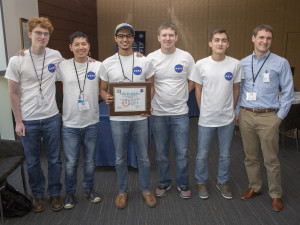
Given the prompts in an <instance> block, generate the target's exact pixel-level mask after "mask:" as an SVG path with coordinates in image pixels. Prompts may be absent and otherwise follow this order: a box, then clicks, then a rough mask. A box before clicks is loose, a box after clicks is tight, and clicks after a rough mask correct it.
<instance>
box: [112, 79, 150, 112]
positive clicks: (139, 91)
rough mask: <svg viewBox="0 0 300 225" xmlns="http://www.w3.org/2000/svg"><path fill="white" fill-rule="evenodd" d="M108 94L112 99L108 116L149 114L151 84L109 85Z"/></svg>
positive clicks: (127, 83) (126, 83)
mask: <svg viewBox="0 0 300 225" xmlns="http://www.w3.org/2000/svg"><path fill="white" fill-rule="evenodd" d="M108 92H109V94H110V95H112V96H113V97H114V102H113V103H112V104H110V105H109V115H110V116H132V115H140V114H148V115H150V114H151V112H150V107H151V82H140V83H135V82H125V83H109V84H108Z"/></svg>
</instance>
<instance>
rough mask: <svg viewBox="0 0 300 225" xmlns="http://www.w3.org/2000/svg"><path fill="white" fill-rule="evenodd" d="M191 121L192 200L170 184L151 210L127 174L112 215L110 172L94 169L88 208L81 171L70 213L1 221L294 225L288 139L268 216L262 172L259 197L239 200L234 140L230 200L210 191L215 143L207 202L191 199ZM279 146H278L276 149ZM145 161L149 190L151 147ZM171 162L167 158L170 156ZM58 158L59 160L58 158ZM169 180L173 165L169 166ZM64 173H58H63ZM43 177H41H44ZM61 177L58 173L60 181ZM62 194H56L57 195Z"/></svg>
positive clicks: (16, 181)
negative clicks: (94, 195) (120, 206)
mask: <svg viewBox="0 0 300 225" xmlns="http://www.w3.org/2000/svg"><path fill="white" fill-rule="evenodd" d="M197 121H198V118H196V117H194V118H191V119H190V144H189V151H190V153H189V159H190V163H189V165H190V166H189V175H190V177H189V180H190V188H191V190H192V198H191V199H189V200H183V199H181V198H180V196H179V192H178V191H177V188H176V184H175V182H174V181H173V183H172V185H173V186H172V188H171V190H170V191H169V192H168V194H167V196H166V197H164V198H160V199H157V201H158V205H157V207H156V208H152V209H151V208H148V207H147V206H146V205H145V202H144V200H143V199H142V196H141V193H140V190H139V184H138V173H137V170H136V169H133V168H130V169H129V171H130V172H129V199H128V200H129V201H128V207H127V208H126V209H124V210H117V209H116V207H115V203H114V198H115V194H116V193H117V178H116V173H115V169H114V168H113V167H97V169H96V172H95V189H96V190H97V191H98V192H99V193H100V194H101V197H102V202H101V203H98V204H93V203H90V202H89V201H87V200H86V199H85V198H84V196H83V193H82V187H81V183H80V182H81V180H82V176H83V174H82V169H81V167H80V168H79V169H78V187H77V194H76V197H77V199H78V201H79V203H78V204H77V205H76V206H75V208H74V209H72V210H62V211H60V212H56V213H55V212H52V211H51V209H50V203H49V202H48V205H47V208H46V210H45V211H44V212H42V213H34V212H31V213H29V214H28V215H26V216H24V217H22V218H13V219H5V224H6V225H10V224H14V225H36V224H38V225H53V224H55V225H58V224H62V225H92V224H109V225H119V224H120V225H177V224H178V225H181V224H184V225H185V224H187V225H201V224H209V225H210V224H213V225H219V224H220V225H225V224H226V225H235V224H236V225H240V224H246V225H248V224H249V225H250V224H251V225H268V224H270V225H271V224H278V225H297V224H300V153H299V152H296V145H295V141H294V140H290V139H287V138H285V140H284V145H283V146H284V147H283V149H281V150H280V161H281V166H282V167H281V168H282V184H283V190H284V196H283V202H284V209H283V211H281V212H279V213H278V212H277V213H276V212H273V211H272V209H271V199H270V197H269V195H268V187H267V183H266V181H267V179H266V172H265V169H264V167H262V169H261V170H262V174H263V181H264V182H263V187H262V194H261V195H260V196H257V197H255V198H253V199H251V200H247V201H243V200H241V199H240V198H239V196H240V194H241V193H242V192H244V191H245V190H246V189H247V187H248V186H247V185H248V181H247V175H246V171H245V167H244V163H243V160H244V152H243V147H242V141H241V138H240V137H238V136H234V138H233V142H232V148H231V155H232V157H231V170H230V173H231V180H230V182H229V184H230V187H231V190H232V192H233V195H234V198H233V199H232V200H226V199H224V198H223V197H222V196H221V195H220V193H219V191H218V190H217V189H216V187H215V185H216V176H217V165H218V150H217V146H218V143H217V139H215V141H214V143H213V146H212V149H211V153H210V157H209V163H208V164H209V181H208V183H207V186H208V191H209V193H210V198H209V199H207V200H201V199H200V198H199V197H198V195H197V186H196V182H195V178H194V169H195V156H196V153H197ZM280 146H281V145H280ZM149 156H150V160H151V187H152V188H153V190H154V189H155V187H156V185H157V180H158V175H157V167H156V163H155V147H154V142H153V141H152V146H151V148H150V150H149ZM171 158H172V159H173V153H172V152H171ZM62 159H64V157H63V154H62ZM42 161H43V162H42V166H43V169H44V171H47V170H46V168H47V163H46V159H45V157H44V156H43V160H42ZM171 171H172V176H173V178H174V171H175V166H174V163H173V162H172V164H171ZM63 173H64V171H63ZM45 174H46V173H45ZM63 180H64V174H62V181H63ZM8 181H9V183H11V184H12V185H13V186H15V187H16V188H18V189H19V190H21V191H23V188H22V183H21V176H20V170H19V169H18V170H17V171H16V172H14V173H13V174H12V175H11V176H10V177H9V179H8ZM64 195H65V193H64V191H62V196H63V197H64Z"/></svg>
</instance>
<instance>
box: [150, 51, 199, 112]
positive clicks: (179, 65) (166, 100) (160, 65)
mask: <svg viewBox="0 0 300 225" xmlns="http://www.w3.org/2000/svg"><path fill="white" fill-rule="evenodd" d="M147 58H150V59H151V62H152V63H153V65H154V68H155V72H154V89H155V94H154V97H153V99H152V102H151V105H152V107H153V111H152V115H156V116H166V115H183V114H187V113H188V111H189V109H188V106H187V100H188V98H189V90H188V79H189V78H190V75H191V73H192V71H193V68H194V66H195V61H194V59H193V57H192V56H191V54H190V53H188V52H186V51H183V50H181V49H179V48H176V51H175V52H174V53H172V54H164V53H162V51H161V49H159V50H156V51H155V52H152V53H150V54H149V55H148V56H147Z"/></svg>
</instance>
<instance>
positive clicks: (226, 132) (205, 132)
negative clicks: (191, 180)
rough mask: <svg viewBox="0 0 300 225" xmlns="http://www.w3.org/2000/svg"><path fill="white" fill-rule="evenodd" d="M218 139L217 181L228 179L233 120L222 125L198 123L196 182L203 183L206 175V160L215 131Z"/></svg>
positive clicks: (221, 181)
mask: <svg viewBox="0 0 300 225" xmlns="http://www.w3.org/2000/svg"><path fill="white" fill-rule="evenodd" d="M216 131H217V132H218V140H219V166H218V177H217V180H218V183H219V184H223V183H225V182H227V181H228V180H229V165H230V146H231V141H232V136H233V131H234V122H232V123H230V124H228V125H225V126H222V127H203V126H200V125H198V153H197V156H196V170H195V177H196V180H197V184H205V183H206V181H207V177H208V169H207V161H208V154H209V151H210V147H211V143H212V140H213V138H214V136H215V132H216Z"/></svg>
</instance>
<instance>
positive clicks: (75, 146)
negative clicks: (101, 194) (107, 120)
mask: <svg viewBox="0 0 300 225" xmlns="http://www.w3.org/2000/svg"><path fill="white" fill-rule="evenodd" d="M98 124H99V123H96V124H92V125H89V126H87V127H84V128H71V127H65V126H63V128H62V136H63V146H64V153H65V157H66V169H65V186H66V187H65V188H66V193H68V194H75V192H76V185H77V168H78V161H79V157H80V147H81V146H82V156H83V180H82V186H83V190H84V191H88V190H90V189H93V188H94V171H95V149H96V145H97V136H98Z"/></svg>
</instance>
